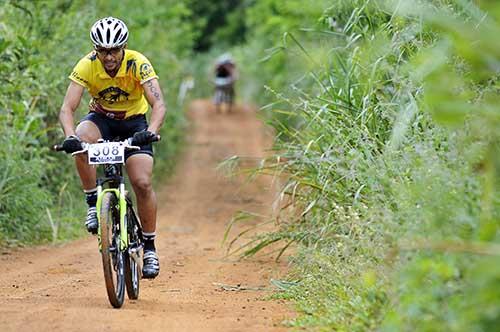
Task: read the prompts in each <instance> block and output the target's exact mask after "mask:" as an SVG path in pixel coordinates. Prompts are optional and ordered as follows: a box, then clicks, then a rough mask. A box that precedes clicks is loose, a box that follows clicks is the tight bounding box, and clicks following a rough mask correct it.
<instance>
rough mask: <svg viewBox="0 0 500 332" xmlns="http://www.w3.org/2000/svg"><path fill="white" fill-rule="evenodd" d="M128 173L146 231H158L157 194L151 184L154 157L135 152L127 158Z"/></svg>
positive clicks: (143, 227)
mask: <svg viewBox="0 0 500 332" xmlns="http://www.w3.org/2000/svg"><path fill="white" fill-rule="evenodd" d="M126 167H127V173H128V177H129V179H130V182H131V183H132V187H133V188H134V192H135V197H136V198H137V210H138V212H139V218H140V219H141V224H142V229H143V231H144V232H145V233H154V232H155V231H156V194H155V192H154V191H153V186H152V184H151V175H152V173H153V157H151V156H150V155H147V154H143V153H140V154H135V155H132V156H130V157H129V158H128V159H127V164H126Z"/></svg>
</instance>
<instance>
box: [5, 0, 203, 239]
mask: <svg viewBox="0 0 500 332" xmlns="http://www.w3.org/2000/svg"><path fill="white" fill-rule="evenodd" d="M0 3H1V5H0V60H1V61H0V80H1V82H2V84H1V85H0V130H1V131H2V135H1V137H0V157H1V158H0V246H3V245H20V244H29V243H39V242H47V241H59V240H65V239H69V238H74V237H76V236H80V235H82V234H83V233H84V227H83V218H84V214H85V203H84V197H83V194H82V192H81V189H80V188H79V180H78V177H77V174H76V171H75V169H74V165H73V161H72V160H71V158H68V156H66V155H62V154H56V153H54V152H52V151H51V150H50V147H51V146H52V145H54V144H56V143H60V142H61V140H62V139H63V135H62V131H61V130H60V129H59V124H58V119H57V116H58V112H59V108H60V106H61V104H62V100H63V97H64V93H65V92H66V88H67V85H68V82H69V80H68V78H67V76H68V73H69V72H70V71H71V69H72V68H73V66H74V65H75V64H76V62H77V61H78V60H79V59H80V58H81V57H83V56H84V55H85V54H87V53H88V52H90V51H91V49H92V46H91V43H90V41H89V37H88V31H89V28H90V26H91V25H92V24H93V22H95V21H96V20H97V19H98V18H100V17H103V16H109V15H113V16H117V17H120V18H122V19H123V20H124V21H125V22H126V23H127V24H128V26H129V29H130V40H129V47H130V48H132V49H136V50H138V51H140V52H142V53H144V54H145V55H146V56H147V57H148V58H149V59H150V60H151V62H152V63H153V65H154V67H155V69H156V71H157V72H158V74H159V76H160V84H161V85H162V88H163V91H164V94H165V97H166V99H167V101H168V105H169V107H168V108H169V112H168V115H167V119H166V123H165V127H164V131H162V136H163V140H162V143H160V144H158V145H157V146H156V148H157V149H156V162H157V168H156V169H157V175H161V174H168V172H169V171H170V169H171V167H172V165H173V161H174V160H175V158H174V156H175V153H176V151H178V149H179V146H180V145H181V143H182V136H183V135H182V133H183V126H184V117H183V112H182V107H183V105H177V103H176V98H177V90H178V85H179V83H180V81H181V80H182V78H183V76H184V65H185V61H184V58H185V57H187V56H188V55H189V54H190V52H191V47H192V43H193V39H194V34H195V32H194V31H193V30H192V27H193V25H192V23H190V21H189V19H190V15H191V12H190V10H189V8H187V6H186V2H182V1H181V2H178V1H153V0H150V1H145V2H144V3H142V4H141V6H137V3H136V2H134V1H109V2H102V1H80V0H78V1H66V0H54V1H27V0H26V1H23V0H21V1H14V0H12V1H10V0H9V1H0ZM87 103H88V99H87V98H85V100H83V101H82V103H81V106H80V109H79V110H78V114H77V116H76V118H80V117H81V116H82V115H83V114H85V113H87Z"/></svg>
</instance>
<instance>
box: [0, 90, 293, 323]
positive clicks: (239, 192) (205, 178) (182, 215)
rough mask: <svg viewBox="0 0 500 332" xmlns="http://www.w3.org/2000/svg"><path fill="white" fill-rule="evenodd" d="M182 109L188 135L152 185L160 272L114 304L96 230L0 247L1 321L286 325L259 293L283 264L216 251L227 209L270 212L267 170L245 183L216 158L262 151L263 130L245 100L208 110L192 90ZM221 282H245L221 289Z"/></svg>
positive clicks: (283, 309) (281, 310)
mask: <svg viewBox="0 0 500 332" xmlns="http://www.w3.org/2000/svg"><path fill="white" fill-rule="evenodd" d="M189 115H190V118H191V123H192V125H191V129H190V134H188V142H189V145H188V148H187V149H186V151H185V153H184V154H183V157H182V160H181V161H180V162H179V164H178V167H177V169H176V173H175V176H174V177H173V178H172V179H171V180H169V182H168V183H167V184H165V185H164V186H163V187H161V188H159V186H156V190H157V193H158V203H159V213H158V216H159V220H158V240H157V247H158V250H159V255H160V262H161V272H160V275H159V277H158V278H156V279H155V280H152V281H146V280H143V281H142V282H141V291H140V296H139V300H137V301H130V300H126V302H125V304H124V307H123V308H122V309H120V310H116V309H112V308H111V306H110V305H109V303H108V300H107V297H106V291H105V287H104V280H103V276H102V266H101V259H100V255H99V253H98V250H97V241H95V238H93V237H88V238H86V239H82V240H78V241H75V242H72V243H69V244H65V245H62V246H58V247H53V246H44V247H38V248H31V249H23V250H17V251H13V252H5V253H4V254H2V255H0V271H2V274H1V276H0V330H1V331H35V330H36V331H67V330H70V331H102V330H106V331H123V330H125V329H131V328H132V330H139V329H147V330H148V331H216V330H217V331H283V330H285V328H283V327H282V326H281V325H280V323H281V322H282V320H283V319H285V318H286V317H287V316H288V317H289V316H290V315H291V312H290V310H289V309H288V308H287V306H286V304H285V303H283V302H282V301H267V300H264V298H265V297H266V296H267V295H268V294H269V293H267V292H266V291H264V290H263V289H268V288H269V287H270V285H269V280H270V279H271V278H273V277H274V278H278V277H279V276H280V275H282V272H283V271H284V269H285V268H286V266H285V264H284V263H280V264H277V263H274V261H272V260H271V259H270V258H262V257H261V258H255V259H252V260H247V261H240V262H237V261H235V260H234V258H232V259H223V255H224V250H223V249H222V248H221V246H220V242H221V239H222V234H223V231H224V229H225V226H226V224H227V222H228V221H229V220H230V219H231V217H232V215H233V214H234V213H235V212H237V211H238V210H249V211H254V212H258V213H269V206H270V205H271V204H270V203H271V200H272V193H271V192H270V181H269V179H258V180H257V181H254V182H252V183H250V184H245V180H244V179H242V178H232V179H226V178H224V177H223V176H221V175H220V174H218V173H217V172H216V170H215V168H216V166H217V164H218V163H219V162H220V161H221V160H223V159H224V158H227V157H229V156H232V155H235V154H238V155H244V156H262V154H263V151H264V149H265V148H266V147H268V146H269V145H268V143H269V142H270V136H269V135H266V133H265V129H264V126H263V125H262V124H261V122H260V121H258V120H257V119H256V117H255V113H254V112H253V111H252V110H251V109H250V108H248V107H242V108H240V109H238V110H237V111H236V112H234V113H232V114H215V113H214V112H213V110H212V109H211V105H210V102H208V101H203V100H198V101H195V102H193V103H192V104H191V106H190V109H189ZM165 144H168V142H165ZM75 180H76V179H75ZM82 227H83V226H82ZM221 284H222V285H242V286H245V287H246V288H248V289H249V290H245V291H228V290H224V289H223V288H221V287H220V285H221ZM245 287H240V288H245ZM227 289H230V288H227Z"/></svg>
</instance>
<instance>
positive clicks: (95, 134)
mask: <svg viewBox="0 0 500 332" xmlns="http://www.w3.org/2000/svg"><path fill="white" fill-rule="evenodd" d="M76 135H77V136H78V137H80V139H81V140H82V141H84V142H87V143H95V142H97V140H98V139H99V138H101V132H100V131H99V128H97V126H96V125H95V124H94V123H93V122H92V121H83V122H81V123H80V124H79V125H78V127H76ZM75 163H76V168H77V170H78V174H79V175H80V180H81V182H82V187H83V189H84V190H90V189H94V188H95V186H96V170H95V168H94V167H93V166H90V165H89V164H88V162H87V155H86V154H81V155H78V156H76V157H75Z"/></svg>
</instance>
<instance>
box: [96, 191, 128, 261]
mask: <svg viewBox="0 0 500 332" xmlns="http://www.w3.org/2000/svg"><path fill="white" fill-rule="evenodd" d="M106 192H111V193H114V194H115V195H116V197H118V208H119V211H120V250H122V251H123V250H125V249H127V247H128V234H127V222H126V220H125V216H126V213H127V201H126V199H125V184H124V183H123V182H121V183H120V186H119V188H118V189H116V188H107V189H103V188H102V184H100V183H99V184H98V185H97V204H96V209H97V220H98V222H99V227H98V230H97V238H98V242H99V250H101V206H102V199H103V197H104V194H105V193H106Z"/></svg>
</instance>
